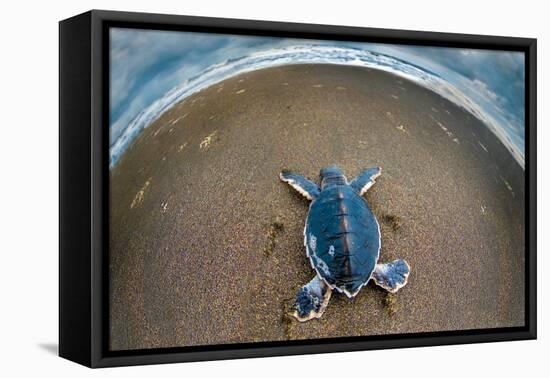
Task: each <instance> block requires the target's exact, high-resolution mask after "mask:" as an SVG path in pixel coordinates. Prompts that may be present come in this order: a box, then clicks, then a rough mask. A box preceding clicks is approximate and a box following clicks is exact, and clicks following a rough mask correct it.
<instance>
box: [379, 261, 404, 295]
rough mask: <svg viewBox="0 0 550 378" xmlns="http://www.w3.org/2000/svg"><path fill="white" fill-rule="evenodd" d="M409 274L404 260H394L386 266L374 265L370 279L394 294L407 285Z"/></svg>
mask: <svg viewBox="0 0 550 378" xmlns="http://www.w3.org/2000/svg"><path fill="white" fill-rule="evenodd" d="M410 272H411V268H410V267H409V264H408V263H407V262H406V261H405V260H395V261H392V262H391V263H387V264H376V268H375V269H374V272H372V276H371V277H372V279H373V280H374V282H375V283H376V284H377V285H378V286H380V287H382V288H384V289H386V290H387V291H389V292H390V293H395V292H397V290H399V289H401V288H402V287H403V286H405V285H406V284H407V280H408V278H409V273H410Z"/></svg>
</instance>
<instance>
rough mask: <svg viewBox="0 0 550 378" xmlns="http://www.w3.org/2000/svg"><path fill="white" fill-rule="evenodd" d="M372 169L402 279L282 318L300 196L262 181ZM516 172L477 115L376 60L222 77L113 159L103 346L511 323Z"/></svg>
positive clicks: (291, 290)
mask: <svg viewBox="0 0 550 378" xmlns="http://www.w3.org/2000/svg"><path fill="white" fill-rule="evenodd" d="M330 164H337V165H339V166H340V167H342V169H343V170H344V172H345V173H346V174H347V176H348V178H349V179H351V178H353V177H354V176H355V175H356V174H358V173H359V172H360V171H361V169H362V168H367V167H371V166H376V165H379V166H382V167H383V172H382V176H380V177H379V178H378V180H377V182H376V184H375V185H374V186H373V187H372V188H371V189H370V190H369V191H368V192H367V194H366V195H365V198H366V199H367V201H368V202H369V205H370V207H371V209H372V210H373V212H374V214H375V215H376V216H377V218H378V220H379V223H380V226H381V235H382V249H381V254H380V260H381V261H382V262H385V261H391V260H393V259H396V258H404V259H406V260H407V261H408V262H409V264H410V265H411V269H412V271H411V276H410V278H409V284H408V285H407V286H406V287H405V288H403V289H402V290H401V291H399V292H398V293H397V294H387V293H386V292H384V291H383V290H381V289H380V288H378V287H376V286H375V285H373V284H372V283H371V284H369V285H367V286H366V287H364V288H363V289H362V291H361V292H360V294H359V295H358V296H357V297H356V298H355V299H353V300H348V299H347V298H346V297H344V296H342V295H338V294H335V295H333V296H332V299H331V301H330V304H329V306H328V308H327V310H326V312H325V314H324V315H323V317H322V318H321V319H320V320H314V321H310V322H307V323H298V322H297V321H295V320H293V319H291V318H289V317H288V315H287V312H289V311H290V310H291V305H292V303H293V300H294V297H295V295H296V292H297V290H298V289H299V288H300V286H301V285H303V284H304V283H306V282H307V281H309V280H310V279H311V278H312V277H313V275H314V272H313V270H312V269H311V266H310V264H309V262H308V261H307V259H306V256H305V248H304V246H303V244H302V243H303V234H302V231H303V227H304V222H305V218H306V214H307V211H308V205H309V203H308V202H307V201H306V200H305V199H303V198H302V197H301V196H300V195H299V194H298V193H296V192H295V191H293V190H292V189H291V188H290V187H289V186H288V185H286V184H284V183H282V182H281V181H279V179H278V173H279V172H280V171H281V170H282V169H283V168H289V169H292V170H294V171H295V172H296V173H300V174H303V175H305V176H308V177H310V178H312V179H315V180H317V177H318V173H319V170H320V169H321V168H322V167H324V166H327V165H330ZM523 177H524V176H523V170H522V169H521V167H520V166H519V165H518V164H517V163H516V162H515V161H514V160H513V158H512V157H511V155H510V154H509V152H508V151H507V150H506V148H505V147H504V146H503V145H502V144H501V143H500V142H499V141H498V139H497V138H496V137H494V135H493V134H492V133H491V132H490V131H489V130H488V129H487V128H486V127H485V126H484V125H483V124H482V123H480V121H478V120H477V119H476V118H474V117H473V116H471V115H470V114H469V113H467V112H465V111H464V110H462V109H460V108H458V107H457V106H455V105H453V104H452V103H450V102H449V101H447V100H445V99H443V98H442V97H440V96H438V95H436V94H434V93H433V92H430V91H428V90H426V89H424V88H422V87H419V86H417V85H416V84H414V83H412V82H409V81H407V80H404V79H401V78H398V77H396V76H394V75H392V74H389V73H385V72H381V71H376V70H370V69H365V68H357V67H343V66H329V65H297V66H285V67H278V68H270V69H265V70H260V71H255V72H252V73H247V74H243V75H240V76H238V77H235V78H232V79H229V80H226V81H224V82H223V83H221V84H219V85H215V86H212V87H210V88H207V89H206V90H203V91H201V92H200V93H197V94H195V95H193V96H192V97H189V98H187V99H186V100H184V101H183V102H181V103H179V104H177V105H176V106H174V107H173V108H172V109H171V110H169V111H168V112H166V113H165V114H164V115H163V116H162V117H161V118H160V119H158V120H157V121H156V122H155V123H154V124H152V125H151V126H150V127H148V128H147V129H146V130H145V131H144V132H143V133H142V134H141V135H140V136H139V137H138V139H137V140H136V141H135V142H134V143H133V144H132V146H131V147H130V148H129V149H128V150H127V151H126V153H125V154H124V156H122V158H121V159H120V161H119V163H118V164H117V165H116V166H115V168H114V169H112V171H111V204H112V205H111V206H112V207H111V235H110V296H111V298H110V320H111V324H110V332H111V336H110V345H111V348H112V349H113V350H123V349H136V348H157V347H174V346H190V345H207V344H219V343H242V342H256V341H274V340H288V339H309V338H326V337H339V336H359V335H376V334H394V333H409V332H424V331H443V330H461V329H476V328H494V327H512V326H521V325H523V324H524V300H525V299H524V274H525V272H524V257H525V246H524V245H525V244H524V233H525V230H524V221H523V219H524V187H523Z"/></svg>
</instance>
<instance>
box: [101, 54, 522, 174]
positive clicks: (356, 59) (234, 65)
mask: <svg viewBox="0 0 550 378" xmlns="http://www.w3.org/2000/svg"><path fill="white" fill-rule="evenodd" d="M288 64H338V65H351V66H360V67H367V68H374V69H378V70H383V71H387V72H391V73H393V74H395V75H398V76H401V77H403V78H405V79H408V80H411V81H413V82H415V83H417V84H419V85H421V86H423V87H425V88H427V89H430V90H432V91H433V92H435V93H437V94H439V95H441V96H443V97H444V98H446V99H448V100H450V101H452V102H453V103H455V104H456V105H458V106H460V107H462V108H463V109H465V110H467V111H468V112H470V113H471V114H472V115H474V116H475V117H477V118H478V119H480V120H481V121H482V122H483V123H485V124H486V125H487V126H488V127H489V128H490V129H491V130H492V131H493V133H494V134H495V135H496V136H497V137H498V138H499V139H500V140H501V141H502V143H503V144H504V145H505V146H506V147H507V148H508V149H509V150H510V152H511V153H512V155H513V156H514V158H515V159H516V160H517V161H518V163H519V164H520V165H521V166H522V167H524V166H525V158H524V154H523V150H522V149H521V148H520V147H519V146H517V145H515V144H513V143H512V142H511V140H510V137H509V135H508V133H507V131H506V130H505V128H504V127H503V126H502V125H501V124H500V123H499V122H498V121H497V120H496V119H495V118H494V117H493V116H491V115H490V114H489V113H488V112H486V111H484V110H483V109H482V108H481V106H479V105H478V104H476V103H475V102H474V101H473V100H471V99H470V98H469V97H468V96H466V95H465V94H464V93H463V92H461V91H460V90H459V89H457V88H456V87H455V86H453V85H452V84H451V83H449V82H448V81H446V80H444V79H443V78H441V77H440V76H438V75H437V74H436V73H433V72H431V71H429V70H426V69H424V68H422V67H419V66H417V65H414V64H412V63H409V62H406V61H404V60H401V59H398V58H394V57H391V56H389V55H385V54H380V53H376V52H372V51H368V50H363V49H359V48H353V47H337V46H326V45H297V46H289V47H284V48H276V49H269V50H265V51H261V52H255V53H251V54H249V55H246V56H243V57H240V58H236V59H228V60H226V61H224V62H221V63H217V64H214V65H212V66H210V67H208V68H207V69H205V70H204V71H202V72H201V73H200V74H199V75H196V76H194V77H192V78H190V79H188V80H186V81H185V82H184V83H182V84H181V85H178V86H177V87H175V88H173V89H172V90H170V91H169V92H167V93H166V94H165V95H164V96H163V97H161V98H160V99H158V100H156V101H155V102H154V103H152V104H151V105H150V106H149V107H147V108H146V109H144V110H143V111H141V112H140V113H139V114H138V115H137V116H136V117H135V118H134V119H133V120H132V121H131V122H130V123H129V124H128V126H126V128H125V129H124V130H123V131H122V133H121V134H120V136H119V137H118V138H117V139H116V140H115V141H114V143H112V144H111V146H110V149H109V155H110V156H109V158H110V159H109V166H110V167H111V168H112V167H113V166H114V165H115V164H116V163H117V161H118V159H119V158H120V157H121V156H122V154H123V153H124V151H125V150H126V149H127V148H128V146H129V145H130V144H131V143H132V142H133V141H134V140H135V138H136V137H137V136H138V135H139V134H140V133H141V131H142V130H143V129H145V128H146V127H148V126H149V125H150V124H151V123H153V122H154V121H155V120H156V119H158V118H159V117H160V116H161V115H162V114H163V113H164V112H165V111H166V110H168V109H169V108H171V107H172V106H173V105H175V104H176V103H178V102H179V101H181V100H183V99H184V98H186V97H188V96H190V95H192V94H194V93H196V92H198V91H200V90H202V89H204V88H206V87H209V86H211V85H213V84H216V83H219V82H221V81H223V80H225V79H228V78H230V77H233V76H236V75H239V74H242V73H245V72H250V71H254V70H258V69H261V68H267V67H274V66H282V65H288Z"/></svg>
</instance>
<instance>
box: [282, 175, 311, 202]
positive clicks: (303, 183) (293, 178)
mask: <svg viewBox="0 0 550 378" xmlns="http://www.w3.org/2000/svg"><path fill="white" fill-rule="evenodd" d="M279 177H280V179H281V180H283V181H284V182H286V183H288V184H289V185H290V186H292V187H293V188H294V189H296V190H297V191H298V192H299V193H300V194H301V195H303V196H304V197H306V198H307V199H308V200H310V201H312V200H314V199H315V198H317V197H318V196H319V193H320V192H321V189H319V185H317V184H315V183H314V182H311V181H309V180H308V179H306V178H305V177H302V176H300V175H296V174H294V173H292V172H290V171H286V170H285V171H282V172H281V173H280V174H279Z"/></svg>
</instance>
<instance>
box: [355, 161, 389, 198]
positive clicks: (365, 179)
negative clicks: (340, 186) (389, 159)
mask: <svg viewBox="0 0 550 378" xmlns="http://www.w3.org/2000/svg"><path fill="white" fill-rule="evenodd" d="M381 173H382V168H380V167H375V168H369V169H365V170H364V171H363V172H361V174H359V176H357V177H356V178H354V179H353V180H352V181H351V182H350V183H349V185H350V186H351V187H352V188H353V189H354V190H355V191H356V192H357V193H359V195H360V196H362V195H363V194H365V192H366V191H367V190H369V188H370V187H371V186H373V185H374V181H375V180H376V178H377V177H378V176H380V174H381Z"/></svg>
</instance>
